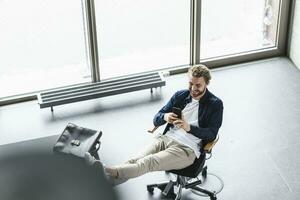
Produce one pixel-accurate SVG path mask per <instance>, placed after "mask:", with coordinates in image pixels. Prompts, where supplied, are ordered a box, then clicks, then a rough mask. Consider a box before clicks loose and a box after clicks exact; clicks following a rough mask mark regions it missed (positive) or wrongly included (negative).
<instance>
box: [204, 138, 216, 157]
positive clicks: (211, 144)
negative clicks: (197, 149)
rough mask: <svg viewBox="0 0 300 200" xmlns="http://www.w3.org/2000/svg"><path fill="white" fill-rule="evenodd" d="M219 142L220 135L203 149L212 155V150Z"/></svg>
mask: <svg viewBox="0 0 300 200" xmlns="http://www.w3.org/2000/svg"><path fill="white" fill-rule="evenodd" d="M218 140H219V135H217V136H216V139H215V140H214V141H212V142H209V143H207V144H206V145H205V146H204V147H203V150H204V151H205V153H211V151H212V148H213V147H214V146H215V144H216V143H217V142H218Z"/></svg>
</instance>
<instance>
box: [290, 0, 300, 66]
mask: <svg viewBox="0 0 300 200" xmlns="http://www.w3.org/2000/svg"><path fill="white" fill-rule="evenodd" d="M295 1H296V2H295V11H294V21H293V28H292V36H291V37H292V38H291V47H290V59H291V60H292V61H293V62H294V64H295V65H296V66H297V67H298V68H299V69H300V0H295Z"/></svg>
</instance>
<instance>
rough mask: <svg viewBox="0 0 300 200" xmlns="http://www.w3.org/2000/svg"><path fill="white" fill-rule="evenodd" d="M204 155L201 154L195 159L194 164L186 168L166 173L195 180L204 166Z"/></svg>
mask: <svg viewBox="0 0 300 200" xmlns="http://www.w3.org/2000/svg"><path fill="white" fill-rule="evenodd" d="M205 155H206V154H205V153H201V155H200V156H199V158H196V159H195V161H194V163H193V164H191V165H190V166H188V167H186V168H183V169H178V170H169V171H168V172H170V173H173V174H177V175H181V176H187V177H190V178H195V177H197V176H198V174H199V173H200V172H201V171H202V169H203V166H204V164H205V157H206V156H205Z"/></svg>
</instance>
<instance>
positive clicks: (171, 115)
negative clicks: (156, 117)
mask: <svg viewBox="0 0 300 200" xmlns="http://www.w3.org/2000/svg"><path fill="white" fill-rule="evenodd" d="M177 119H178V118H177V115H176V114H175V113H172V112H170V113H165V115H164V120H165V121H166V122H168V123H169V124H173V122H174V121H175V120H177Z"/></svg>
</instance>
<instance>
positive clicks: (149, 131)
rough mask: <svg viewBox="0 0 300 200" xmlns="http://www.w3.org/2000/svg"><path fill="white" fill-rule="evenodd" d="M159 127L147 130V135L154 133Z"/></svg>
mask: <svg viewBox="0 0 300 200" xmlns="http://www.w3.org/2000/svg"><path fill="white" fill-rule="evenodd" d="M158 127H159V126H154V127H153V128H152V129H149V130H148V133H154V131H155V130H156V129H157V128H158Z"/></svg>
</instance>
